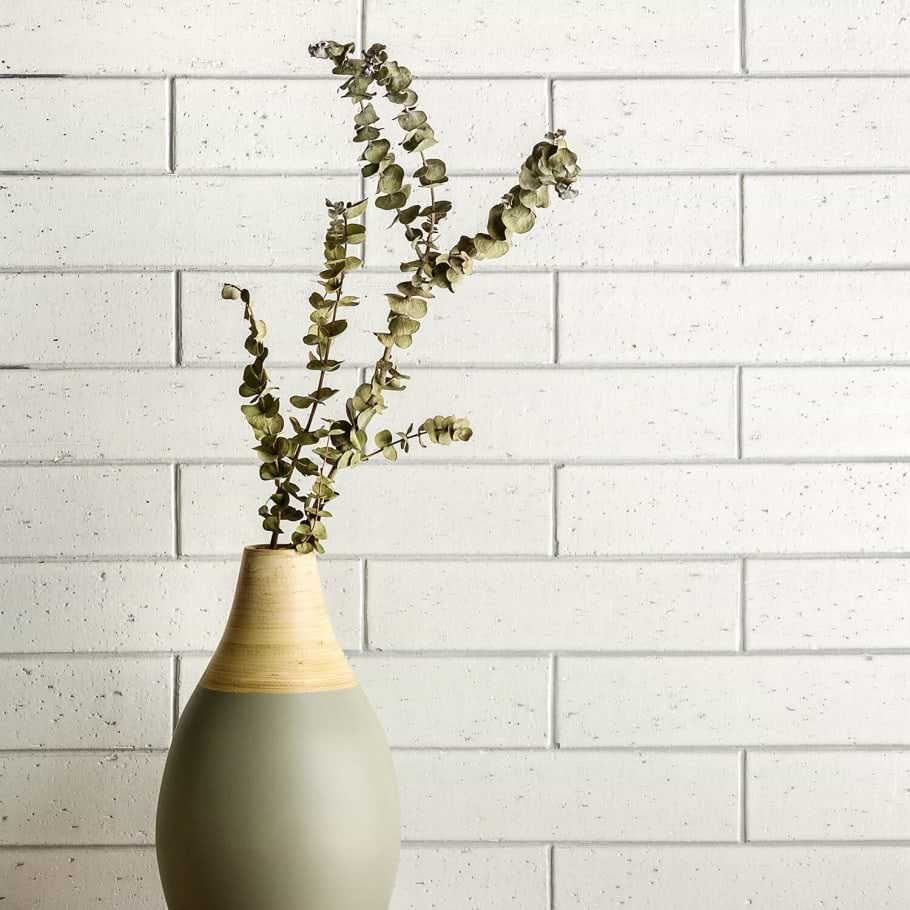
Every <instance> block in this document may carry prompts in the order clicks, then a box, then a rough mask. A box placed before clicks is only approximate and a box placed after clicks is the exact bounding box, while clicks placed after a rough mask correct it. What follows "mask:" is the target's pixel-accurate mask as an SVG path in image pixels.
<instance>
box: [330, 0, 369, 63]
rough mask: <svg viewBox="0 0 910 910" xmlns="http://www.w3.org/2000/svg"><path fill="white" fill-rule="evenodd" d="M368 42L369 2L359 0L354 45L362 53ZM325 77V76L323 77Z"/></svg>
mask: <svg viewBox="0 0 910 910" xmlns="http://www.w3.org/2000/svg"><path fill="white" fill-rule="evenodd" d="M366 43H367V4H366V0H357V28H356V34H355V36H354V47H355V50H356V51H359V52H360V53H361V54H362V53H363V51H364V50H365V48H366ZM323 78H325V77H323Z"/></svg>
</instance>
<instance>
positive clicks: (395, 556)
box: [0, 550, 910, 654]
mask: <svg viewBox="0 0 910 910" xmlns="http://www.w3.org/2000/svg"><path fill="white" fill-rule="evenodd" d="M358 557H362V558H364V559H370V560H374V561H379V562H440V563H441V562H463V563H530V562H539V563H550V564H552V565H555V564H556V560H557V558H558V559H559V561H560V562H563V563H569V564H572V563H650V562H654V563H705V562H735V561H736V560H737V559H740V558H743V559H749V560H755V561H758V562H804V561H820V560H843V561H856V560H866V561H869V560H873V561H874V560H882V559H901V560H908V559H910V550H882V551H874V552H869V551H866V552H858V551H856V550H852V551H850V550H840V551H831V550H827V551H819V550H814V551H813V550H805V551H801V552H794V553H779V552H777V553H762V552H738V553H710V552H705V553H683V552H670V553H636V552H630V553H619V554H616V553H567V554H565V555H563V556H560V557H555V556H553V555H552V554H551V553H547V552H544V551H543V550H541V551H536V552H531V553H528V552H525V553H522V552H517V551H516V552H512V553H458V552H448V553H439V552H425V553H424V552H419V551H415V552H408V553H401V552H398V553H390V552H385V553H383V552H381V551H374V552H370V553H358V554H354V553H327V554H326V555H325V556H321V557H320V560H322V561H325V562H353V561H355V560H356V559H357V558H358ZM238 559H239V553H238V552H230V553H217V552H215V553H181V554H180V556H179V557H177V556H175V555H174V554H173V553H165V552H161V553H100V554H99V553H75V554H66V555H60V554H56V553H50V554H42V555H37V556H36V555H23V554H19V555H13V556H9V555H6V556H0V565H73V564H83V565H98V564H101V563H125V564H129V563H162V562H164V563H168V562H169V563H175V564H176V563H183V562H186V563H232V564H236V563H237V561H238ZM891 650H893V649H891ZM697 653H704V652H697ZM752 653H758V652H754V651H753V652H752ZM765 653H767V652H765ZM786 653H791V652H789V651H788V652H786ZM808 653H816V652H814V651H812V652H808ZM838 653H839V652H838ZM857 653H862V654H865V653H867V652H866V650H865V649H858V651H857Z"/></svg>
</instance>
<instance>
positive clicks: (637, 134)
mask: <svg viewBox="0 0 910 910" xmlns="http://www.w3.org/2000/svg"><path fill="white" fill-rule="evenodd" d="M908 104H910V80H907V79H758V80H752V81H749V80H741V79H733V80H731V79H720V80H704V81H702V80H691V79H686V80H679V81H675V80H664V79H647V80H630V81H628V82H626V81H623V80H618V79H609V80H603V81H597V80H593V81H588V82H582V81H579V80H571V81H565V82H557V83H556V85H555V91H554V120H555V122H556V123H557V124H558V125H559V126H560V127H561V128H563V129H565V130H567V132H568V135H569V138H570V140H571V144H572V146H573V148H574V147H575V146H576V144H577V147H578V148H579V149H583V150H584V152H583V153H580V154H583V158H584V163H585V164H586V166H587V167H589V168H597V169H601V170H608V169H615V170H621V171H637V170H645V171H647V170H683V171H684V170H696V171H697V170H709V169H717V170H752V169H778V168H779V169H781V170H783V169H791V168H792V169H813V168H814V169H825V168H834V169H843V168H857V169H858V168H894V167H901V166H903V165H904V164H905V163H906V162H907V160H908V159H910V138H908V136H907V132H906V130H903V129H901V126H900V124H901V112H902V111H903V110H906V108H907V106H908Z"/></svg>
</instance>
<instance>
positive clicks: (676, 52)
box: [367, 0, 737, 75]
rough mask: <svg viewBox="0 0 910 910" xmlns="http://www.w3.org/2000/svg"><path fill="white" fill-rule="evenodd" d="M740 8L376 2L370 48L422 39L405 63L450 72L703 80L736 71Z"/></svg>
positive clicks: (575, 0) (664, 3) (713, 1)
mask: <svg viewBox="0 0 910 910" xmlns="http://www.w3.org/2000/svg"><path fill="white" fill-rule="evenodd" d="M734 12H735V11H734V9H733V8H732V7H731V6H730V4H728V3H723V2H718V0H708V2H707V3H699V4H698V5H697V7H693V6H692V5H687V6H685V7H682V6H680V5H679V4H678V3H673V2H672V0H656V2H652V3H649V4H648V5H647V6H638V5H629V4H628V3H623V2H621V0H606V2H601V3H597V4H591V3H586V2H583V0H572V2H568V3H565V4H562V5H560V6H559V8H558V9H556V10H554V8H553V6H552V5H551V4H550V3H548V2H547V0H526V2H524V3H522V4H521V6H520V7H518V6H515V5H514V4H502V5H496V6H490V5H489V4H485V3H483V2H482V0H466V2H465V0H463V2H461V3H458V4H457V5H452V6H449V5H444V6H441V7H440V8H439V9H438V10H434V15H433V16H432V17H427V16H425V15H424V13H425V10H424V8H423V7H421V6H420V4H419V3H418V2H416V0H371V3H370V6H369V16H368V17H367V40H368V43H369V42H373V41H383V42H388V41H390V40H391V39H390V37H389V36H390V35H401V34H414V29H415V23H416V22H419V23H420V25H419V27H418V32H417V34H418V35H419V38H418V40H416V41H414V42H413V43H412V44H411V46H410V47H409V48H408V52H407V54H405V50H404V49H403V48H402V49H401V51H400V53H398V52H396V53H393V54H392V56H393V57H395V56H400V58H401V62H402V63H405V64H407V65H408V66H409V67H410V68H411V69H413V70H414V71H415V72H442V73H484V72H496V73H538V72H555V73H581V74H584V75H588V74H589V73H616V72H619V73H623V72H628V73H653V72H662V73H691V72H696V73H703V72H729V71H731V70H734V69H736V67H737V63H736V61H737V53H736V47H735V40H734V31H735V18H734Z"/></svg>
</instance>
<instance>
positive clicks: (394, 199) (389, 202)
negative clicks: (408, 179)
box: [376, 183, 411, 211]
mask: <svg viewBox="0 0 910 910" xmlns="http://www.w3.org/2000/svg"><path fill="white" fill-rule="evenodd" d="M410 195H411V184H410V183H408V184H406V185H405V186H404V187H402V189H401V191H400V192H398V193H392V194H391V196H379V197H377V199H376V208H378V209H383V210H384V211H391V210H392V209H400V208H401V207H402V206H403V205H404V204H405V203H406V202H407V201H408V196H410Z"/></svg>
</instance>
